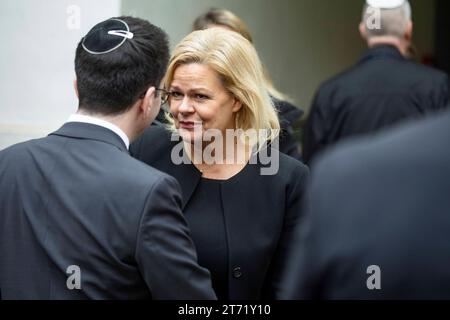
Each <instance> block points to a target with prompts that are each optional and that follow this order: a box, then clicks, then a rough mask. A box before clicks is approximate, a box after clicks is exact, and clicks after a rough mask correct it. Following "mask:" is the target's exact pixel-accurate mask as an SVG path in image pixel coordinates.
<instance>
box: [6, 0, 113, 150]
mask: <svg viewBox="0 0 450 320" xmlns="http://www.w3.org/2000/svg"><path fill="white" fill-rule="evenodd" d="M71 5H76V6H78V8H79V9H80V15H79V17H80V19H79V21H80V24H79V27H80V28H79V29H70V28H69V27H68V23H69V25H70V26H71V28H72V27H76V23H75V22H76V20H74V18H75V15H74V11H72V12H70V13H68V12H67V10H68V8H69V7H70V6H71ZM119 14H120V0H95V1H89V0H39V1H37V0H4V1H0V33H1V39H2V40H1V50H0V150H1V149H3V148H4V147H6V146H8V145H11V144H13V143H16V142H20V141H24V140H28V139H30V138H35V137H42V136H45V135H47V134H48V133H50V132H51V131H53V130H55V129H57V128H58V127H59V126H61V125H62V123H64V121H65V120H66V119H67V118H68V116H69V115H70V114H71V113H73V112H74V111H75V110H76V109H77V99H76V96H75V94H74V90H73V85H72V83H73V79H74V77H75V72H74V66H73V64H74V63H73V60H74V57H75V48H76V45H77V43H78V42H79V40H80V39H81V37H82V36H83V35H84V34H85V33H86V32H87V31H89V29H90V28H91V27H92V26H93V25H95V24H96V23H97V22H99V21H101V20H104V19H106V18H109V17H111V16H117V15H119ZM74 23H75V24H74Z"/></svg>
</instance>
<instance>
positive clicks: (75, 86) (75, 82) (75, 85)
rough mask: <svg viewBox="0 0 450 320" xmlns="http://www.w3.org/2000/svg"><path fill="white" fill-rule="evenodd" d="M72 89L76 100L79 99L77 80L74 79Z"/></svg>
mask: <svg viewBox="0 0 450 320" xmlns="http://www.w3.org/2000/svg"><path fill="white" fill-rule="evenodd" d="M73 88H74V89H75V94H76V95H77V98H78V99H80V95H79V94H78V80H77V78H76V77H75V79H74V80H73Z"/></svg>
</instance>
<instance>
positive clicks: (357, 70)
mask: <svg viewBox="0 0 450 320" xmlns="http://www.w3.org/2000/svg"><path fill="white" fill-rule="evenodd" d="M449 90H450V83H449V79H448V76H447V75H446V74H445V73H443V72H440V71H437V70H434V69H431V68H428V67H425V66H422V65H418V64H415V63H413V62H411V61H408V60H406V59H405V58H404V57H403V56H402V55H401V54H400V52H399V51H398V50H397V49H396V48H394V47H391V46H378V47H374V48H372V49H370V50H369V51H368V52H367V54H366V55H365V56H364V57H363V58H362V60H361V61H360V62H359V63H358V64H357V65H355V66H354V67H352V68H351V69H350V70H347V71H345V72H344V73H342V74H340V75H338V76H336V77H334V78H332V79H331V80H329V81H327V82H326V83H324V84H323V85H322V86H321V87H320V89H319V90H318V92H317V94H316V97H315V99H314V102H313V104H312V107H311V111H310V115H309V117H308V120H307V122H306V125H305V131H304V135H303V157H304V160H305V161H306V163H308V164H309V163H311V160H312V158H313V157H314V156H315V155H316V154H318V153H319V152H320V151H321V150H323V149H324V148H325V147H327V146H330V145H332V144H334V143H336V142H337V141H340V140H341V139H343V138H347V137H351V136H355V135H362V134H368V133H373V132H376V131H378V130H380V129H382V128H385V127H387V126H390V125H392V124H395V123H398V122H399V121H402V120H405V119H408V118H415V117H420V116H423V115H424V114H427V113H429V112H432V111H436V110H440V109H443V108H445V107H446V106H447V103H449Z"/></svg>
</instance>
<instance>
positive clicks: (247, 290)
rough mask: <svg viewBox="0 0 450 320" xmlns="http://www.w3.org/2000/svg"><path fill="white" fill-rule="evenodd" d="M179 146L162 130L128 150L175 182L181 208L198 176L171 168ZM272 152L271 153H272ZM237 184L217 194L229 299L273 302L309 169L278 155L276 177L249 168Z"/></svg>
mask: <svg viewBox="0 0 450 320" xmlns="http://www.w3.org/2000/svg"><path fill="white" fill-rule="evenodd" d="M177 143H178V141H176V142H171V141H170V134H169V133H168V131H166V130H165V129H164V128H163V127H161V126H156V125H154V126H152V127H150V128H149V129H147V131H146V132H145V133H144V134H143V135H142V136H141V138H139V139H138V140H137V142H136V143H134V144H133V145H132V147H131V154H132V155H133V156H134V157H136V158H137V159H139V160H141V161H143V162H145V163H147V164H149V165H151V166H154V167H155V168H157V169H159V170H161V171H163V172H165V173H167V174H169V175H171V176H173V177H175V178H176V179H177V180H178V182H179V183H180V185H181V189H182V194H183V207H184V206H186V204H187V203H188V202H189V200H190V198H191V197H192V195H193V194H194V193H195V190H196V187H197V185H198V183H199V182H200V179H201V176H202V174H201V173H200V172H199V171H198V170H197V169H196V168H195V166H194V165H192V164H183V165H175V164H173V162H172V161H171V151H172V149H173V147H174V146H175V145H176V144H177ZM274 152H275V151H274ZM248 166H249V167H248V168H246V170H244V173H243V174H242V175H240V177H239V179H238V180H237V181H239V182H238V183H234V182H233V183H232V184H227V185H226V187H224V188H223V189H222V199H223V208H224V215H225V223H226V229H227V230H228V232H227V234H228V239H227V240H228V263H229V265H228V270H229V288H228V289H229V298H230V299H237V300H246V299H260V298H277V297H278V293H279V290H280V283H279V280H280V277H281V275H282V274H283V272H284V269H285V263H286V261H287V259H288V257H287V256H286V253H287V252H288V251H289V248H290V247H291V246H295V245H296V244H295V243H293V242H292V240H291V237H292V235H293V233H294V230H295V229H296V228H297V227H298V225H299V223H300V219H301V217H302V211H301V209H300V203H301V200H302V197H303V193H304V184H305V181H306V178H307V176H308V169H307V168H306V167H305V166H304V165H303V164H301V163H300V162H299V161H297V160H295V159H293V158H291V157H288V156H286V155H284V154H281V153H279V171H278V174H276V175H272V176H264V175H261V169H262V168H263V167H264V166H263V165H262V164H261V163H258V164H255V165H250V164H249V165H248Z"/></svg>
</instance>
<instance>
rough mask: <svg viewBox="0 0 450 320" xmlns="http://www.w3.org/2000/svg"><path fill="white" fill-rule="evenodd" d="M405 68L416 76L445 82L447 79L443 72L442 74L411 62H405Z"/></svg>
mask: <svg viewBox="0 0 450 320" xmlns="http://www.w3.org/2000/svg"><path fill="white" fill-rule="evenodd" d="M405 66H407V67H408V68H410V69H411V70H413V71H415V72H416V73H417V75H418V76H421V77H426V78H431V79H437V80H445V79H447V78H448V76H447V74H446V73H445V72H442V71H440V70H438V69H435V68H432V67H429V66H425V65H422V64H418V63H415V62H413V61H405Z"/></svg>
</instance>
